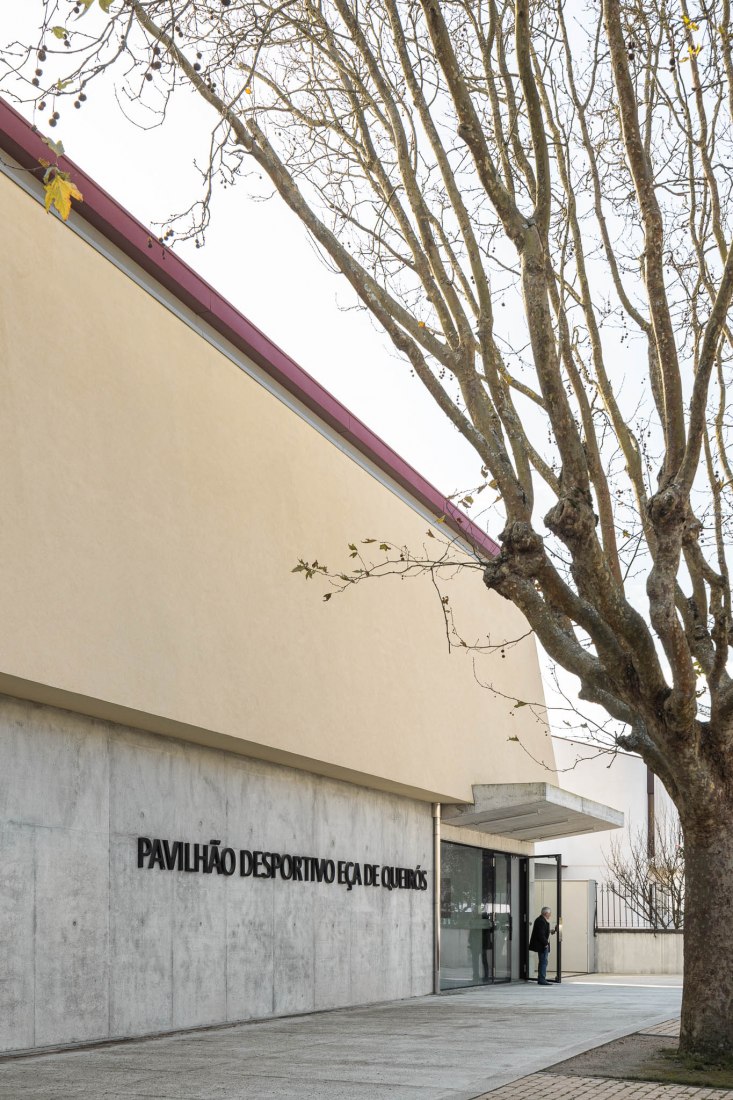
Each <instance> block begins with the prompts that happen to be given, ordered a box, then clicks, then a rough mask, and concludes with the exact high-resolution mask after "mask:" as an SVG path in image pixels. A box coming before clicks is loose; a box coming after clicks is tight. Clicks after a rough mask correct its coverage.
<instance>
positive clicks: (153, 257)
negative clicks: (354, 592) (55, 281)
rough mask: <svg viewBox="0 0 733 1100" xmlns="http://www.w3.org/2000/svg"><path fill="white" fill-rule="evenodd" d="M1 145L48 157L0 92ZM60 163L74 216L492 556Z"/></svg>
mask: <svg viewBox="0 0 733 1100" xmlns="http://www.w3.org/2000/svg"><path fill="white" fill-rule="evenodd" d="M0 149H2V150H4V152H6V153H8V154H9V155H10V156H11V157H13V159H14V160H16V161H17V162H18V164H20V165H21V167H23V168H26V169H29V170H31V171H38V173H39V174H40V172H41V168H40V165H39V161H40V160H41V159H46V160H48V158H49V150H48V147H47V146H46V145H45V144H44V143H43V141H42V140H41V136H40V134H39V131H38V130H37V129H36V128H35V127H34V126H32V125H31V124H30V123H29V122H27V121H26V120H25V119H24V118H23V117H22V115H20V114H18V112H17V111H16V110H15V109H14V108H13V107H11V106H10V105H9V104H8V103H6V102H5V101H4V100H3V99H0ZM59 167H60V168H61V169H62V170H63V171H65V172H69V173H70V174H71V178H72V180H73V181H74V183H75V184H76V185H77V187H78V188H79V190H80V191H81V193H82V194H83V196H84V201H83V202H82V203H79V204H75V206H74V211H75V213H76V215H77V216H78V217H80V218H83V219H84V221H86V222H88V223H89V224H90V225H91V226H93V227H94V228H95V229H96V230H98V231H99V232H100V233H101V234H102V235H103V236H104V237H105V238H106V239H107V240H108V241H110V242H111V243H112V244H114V245H116V247H117V248H119V249H120V251H121V252H123V253H124V254H125V255H126V256H127V257H129V259H131V260H133V261H134V262H135V263H136V264H137V265H138V266H139V267H141V268H142V269H143V271H145V272H146V273H147V274H148V275H150V276H152V278H153V279H155V281H156V282H157V283H159V284H160V285H161V286H163V287H165V289H166V290H167V291H169V293H171V294H172V295H173V296H174V297H175V298H177V299H178V301H180V302H181V303H182V304H183V305H184V306H186V307H187V308H188V309H190V310H191V312H192V313H194V314H196V316H198V317H200V318H201V319H202V320H203V321H206V323H207V324H209V325H210V326H211V327H212V328H213V329H214V330H215V331H216V332H218V333H219V334H220V335H221V336H223V337H224V338H225V339H226V340H228V341H229V343H231V344H233V345H234V347H236V348H237V349H238V350H239V351H241V352H243V353H244V354H245V355H246V356H248V357H249V358H250V359H252V360H253V361H254V362H255V363H256V364H257V365H258V366H259V367H261V368H262V370H263V371H264V372H265V373H266V374H268V375H269V376H270V377H271V378H273V379H274V380H275V381H276V382H277V383H279V384H280V385H281V386H282V387H283V388H284V389H285V390H287V391H288V392H289V393H291V394H292V395H293V397H295V398H297V400H298V401H300V402H301V403H302V404H303V405H305V406H306V407H307V408H308V409H310V410H311V412H313V413H315V415H316V416H318V417H319V418H320V419H321V420H323V421H325V423H326V424H328V425H329V427H330V428H332V429H333V430H334V431H335V432H336V433H337V434H338V435H340V436H342V438H344V439H345V440H347V441H348V442H349V443H350V444H352V446H353V447H355V448H356V450H358V451H359V452H360V453H361V454H362V455H364V456H365V457H366V458H368V459H369V460H370V461H371V462H373V463H374V465H375V466H377V467H378V468H379V469H380V470H382V471H383V472H384V473H385V474H387V475H388V476H389V477H391V478H392V479H393V480H394V481H396V482H397V484H398V485H400V486H401V487H402V488H403V489H405V490H406V491H407V492H408V493H409V494H410V496H412V497H414V499H415V500H417V501H419V503H420V504H422V505H423V506H424V507H425V508H427V509H428V511H429V512H431V513H432V514H433V515H435V516H436V517H445V526H446V527H450V528H451V529H452V530H453V531H455V532H456V533H458V534H460V535H461V536H462V537H463V538H464V539H466V541H467V542H469V543H471V544H472V545H473V546H474V547H475V548H476V549H477V550H479V551H480V552H482V553H484V554H488V555H490V556H492V557H493V556H495V555H496V554H498V553H499V546H498V544H497V543H496V542H494V540H493V539H492V538H490V537H489V536H488V535H487V534H485V532H483V531H482V530H481V528H480V527H478V526H477V525H476V524H475V523H474V522H473V521H472V520H470V519H469V518H468V516H466V515H464V513H463V512H461V510H460V509H459V508H456V506H455V505H454V504H453V503H452V502H451V501H449V500H447V499H446V498H445V497H444V496H443V495H442V494H441V493H440V492H439V491H438V490H437V489H436V488H435V487H434V486H433V485H431V484H430V482H428V481H426V479H425V478H424V477H422V475H421V474H419V473H418V472H417V470H415V469H414V468H413V467H412V466H410V465H409V463H407V462H405V460H404V459H403V458H400V456H399V455H398V454H397V452H396V451H393V450H392V448H391V447H390V446H388V444H386V443H385V442H384V440H382V439H380V438H379V436H377V435H375V434H374V432H372V431H370V429H369V428H367V426H366V424H364V423H362V421H361V420H359V419H358V417H356V416H354V415H353V414H352V413H350V412H349V410H348V409H347V408H346V407H345V406H344V405H342V404H341V402H340V401H338V400H337V399H336V398H335V397H334V396H333V395H332V394H330V393H329V392H328V390H326V389H324V387H323V386H321V385H320V383H318V382H316V380H315V378H312V377H311V376H310V375H309V374H308V373H307V372H306V371H304V370H303V369H302V367H299V366H298V364H297V363H296V362H295V361H294V360H293V359H291V358H290V356H289V355H287V354H286V353H285V352H284V351H282V349H281V348H279V347H278V346H277V345H276V344H274V343H273V342H272V341H271V340H269V339H268V338H267V336H265V335H264V333H262V332H260V330H259V329H258V328H256V326H255V325H253V324H252V323H251V322H250V321H248V320H247V318H246V317H244V316H243V314H241V313H240V312H239V311H238V310H236V309H235V308H234V306H233V305H231V303H230V302H228V301H227V300H226V299H225V298H223V297H222V296H221V295H220V294H218V293H217V292H216V291H215V290H214V288H213V287H211V286H210V285H209V284H208V283H207V282H206V281H205V280H204V279H202V278H201V277H200V276H199V275H197V274H196V272H195V271H194V270H193V269H192V268H191V267H189V266H188V264H187V263H185V262H184V261H183V260H182V259H180V257H179V256H177V255H175V253H173V252H171V251H169V250H168V249H167V248H165V247H164V246H163V245H161V244H160V242H159V241H158V239H157V237H156V236H155V235H154V234H152V233H151V231H150V230H149V229H147V228H146V227H145V226H144V225H143V224H142V223H141V222H139V221H138V220H137V219H136V218H134V217H133V216H132V215H131V214H129V213H128V212H127V210H125V209H124V208H123V207H122V206H120V204H119V203H118V202H116V201H115V200H114V199H113V198H112V197H111V195H109V194H108V193H107V192H106V191H104V190H103V189H102V188H101V187H100V186H99V185H98V184H96V183H95V182H94V180H93V179H91V177H90V176H88V175H87V174H86V172H84V171H83V170H82V169H81V168H79V167H78V166H77V165H76V164H74V162H73V161H71V160H68V158H66V157H61V158H60V159H59Z"/></svg>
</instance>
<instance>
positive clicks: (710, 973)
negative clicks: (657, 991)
mask: <svg viewBox="0 0 733 1100" xmlns="http://www.w3.org/2000/svg"><path fill="white" fill-rule="evenodd" d="M711 801H712V798H711ZM726 801H727V802H728V804H727V805H725V802H724V800H723V799H720V798H718V799H716V800H715V802H716V803H717V806H718V807H719V810H718V814H717V821H715V822H714V823H711V820H710V817H711V807H710V805H707V806H704V807H701V813H700V815H699V817H698V814H695V813H693V814H691V815H685V816H686V817H687V818H688V819H687V820H683V828H684V835H685V881H686V888H685V931H684V945H685V963H684V988H683V995H682V1031H681V1035H680V1052H681V1053H685V1054H699V1055H703V1056H704V1057H713V1058H720V1057H721V1056H724V1057H725V1058H727V1059H730V1058H732V1057H733V804H732V802H733V800H730V799H729V800H726ZM713 812H714V811H713ZM690 817H691V820H690ZM700 818H703V819H704V823H703V822H701V821H700Z"/></svg>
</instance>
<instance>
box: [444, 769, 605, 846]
mask: <svg viewBox="0 0 733 1100" xmlns="http://www.w3.org/2000/svg"><path fill="white" fill-rule="evenodd" d="M473 799H474V801H473V805H472V806H465V807H462V808H459V807H456V813H455V814H454V815H452V814H451V812H450V808H449V807H446V809H445V811H444V814H443V818H444V820H445V822H446V824H448V825H456V826H458V827H461V826H465V827H466V828H470V829H476V830H478V831H479V832H486V833H493V834H495V835H497V836H507V837H512V838H513V839H515V840H527V841H534V840H553V839H555V838H559V837H565V836H578V835H579V834H580V833H600V832H605V831H606V830H607V829H621V828H623V824H624V815H623V813H622V812H621V811H620V810H614V809H613V808H612V807H611V806H604V805H603V804H602V803H601V802H593V801H592V800H591V799H589V798H583V797H581V795H578V794H573V793H572V792H571V791H564V790H563V789H562V788H561V787H555V786H553V784H551V783H482V784H476V785H474V787H473Z"/></svg>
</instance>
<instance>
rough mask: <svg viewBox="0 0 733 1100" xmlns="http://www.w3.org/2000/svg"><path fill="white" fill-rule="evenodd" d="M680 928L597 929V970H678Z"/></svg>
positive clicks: (657, 971)
mask: <svg viewBox="0 0 733 1100" xmlns="http://www.w3.org/2000/svg"><path fill="white" fill-rule="evenodd" d="M682 941H683V936H682V933H681V932H646V931H637V932H607V931H604V930H603V929H599V930H598V934H597V937H596V943H597V967H598V973H600V974H681V973H682V962H683V952H682Z"/></svg>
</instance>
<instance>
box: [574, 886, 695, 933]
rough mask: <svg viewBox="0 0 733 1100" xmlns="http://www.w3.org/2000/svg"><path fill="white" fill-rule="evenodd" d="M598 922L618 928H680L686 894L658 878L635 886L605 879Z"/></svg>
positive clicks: (599, 896) (600, 894)
mask: <svg viewBox="0 0 733 1100" xmlns="http://www.w3.org/2000/svg"><path fill="white" fill-rule="evenodd" d="M596 926H597V927H598V928H608V929H614V930H616V931H620V930H624V929H631V928H640V929H649V930H652V931H655V932H657V931H668V932H669V931H679V930H681V929H682V928H683V926H684V896H683V894H682V893H681V892H679V891H671V890H669V889H667V888H665V887H664V886H661V885H660V884H659V883H656V882H651V883H648V884H647V885H645V886H643V887H639V888H636V889H627V888H625V887H623V886H622V885H621V884H619V883H609V882H606V883H603V885H601V886H599V887H598V891H597V902H596Z"/></svg>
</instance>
